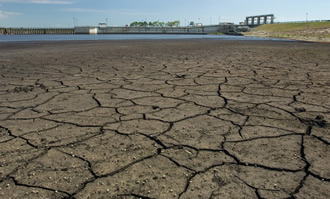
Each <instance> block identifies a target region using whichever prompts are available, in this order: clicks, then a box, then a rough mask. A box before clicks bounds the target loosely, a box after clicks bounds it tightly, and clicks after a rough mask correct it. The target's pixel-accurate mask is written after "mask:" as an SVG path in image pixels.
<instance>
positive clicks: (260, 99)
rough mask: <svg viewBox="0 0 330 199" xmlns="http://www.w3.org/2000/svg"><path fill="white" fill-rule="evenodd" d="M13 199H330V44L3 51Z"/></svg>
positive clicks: (7, 174)
mask: <svg viewBox="0 0 330 199" xmlns="http://www.w3.org/2000/svg"><path fill="white" fill-rule="evenodd" d="M0 75H1V78H0V146H1V148H0V198H77V199H85V198H145V199H148V198H164V199H168V198H182V199H184V198H320V199H321V198H324V199H325V198H329V197H330V127H329V125H330V124H329V121H330V45H328V44H317V43H299V42H278V41H277V42H273V41H262V42H261V41H258V42H256V41H254V42H253V41H249V42H247V41H239V42H237V41H236V42H235V41H220V40H169V41H93V42H91V41H85V42H44V43H2V44H0Z"/></svg>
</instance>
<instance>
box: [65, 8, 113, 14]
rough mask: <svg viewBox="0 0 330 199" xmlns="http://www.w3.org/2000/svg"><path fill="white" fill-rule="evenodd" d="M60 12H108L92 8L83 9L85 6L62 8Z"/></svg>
mask: <svg viewBox="0 0 330 199" xmlns="http://www.w3.org/2000/svg"><path fill="white" fill-rule="evenodd" d="M60 11H61V12H84V13H102V12H108V11H106V10H94V9H85V8H63V9H61V10H60Z"/></svg>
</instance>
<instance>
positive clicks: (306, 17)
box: [306, 12, 308, 22]
mask: <svg viewBox="0 0 330 199" xmlns="http://www.w3.org/2000/svg"><path fill="white" fill-rule="evenodd" d="M306 22H308V12H306Z"/></svg>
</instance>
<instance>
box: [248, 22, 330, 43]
mask: <svg viewBox="0 0 330 199" xmlns="http://www.w3.org/2000/svg"><path fill="white" fill-rule="evenodd" d="M244 35H246V36H258V37H275V38H287V39H294V40H302V41H314V42H327V43H330V23H329V22H319V23H292V24H266V25H262V26H259V27H257V28H255V29H253V30H252V31H250V32H247V33H245V34H244Z"/></svg>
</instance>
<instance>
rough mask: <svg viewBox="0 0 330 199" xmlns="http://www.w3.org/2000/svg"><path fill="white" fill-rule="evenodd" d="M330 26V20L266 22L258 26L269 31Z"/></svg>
mask: <svg viewBox="0 0 330 199" xmlns="http://www.w3.org/2000/svg"><path fill="white" fill-rule="evenodd" d="M326 28H330V21H327V22H308V23H307V22H306V23H284V24H264V25H261V26H258V27H257V28H256V30H257V31H267V32H290V31H301V30H308V29H309V30H316V29H326Z"/></svg>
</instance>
